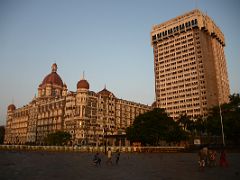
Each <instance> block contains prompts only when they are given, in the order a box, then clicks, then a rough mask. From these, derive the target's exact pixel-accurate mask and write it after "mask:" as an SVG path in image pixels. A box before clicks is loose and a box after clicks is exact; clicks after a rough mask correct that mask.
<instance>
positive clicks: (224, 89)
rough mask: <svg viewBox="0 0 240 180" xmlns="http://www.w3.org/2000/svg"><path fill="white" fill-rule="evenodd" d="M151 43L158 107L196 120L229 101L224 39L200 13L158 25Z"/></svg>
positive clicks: (184, 15)
mask: <svg viewBox="0 0 240 180" xmlns="http://www.w3.org/2000/svg"><path fill="white" fill-rule="evenodd" d="M151 39H152V40H151V44H152V46H153V53H154V71H155V93H156V106H157V107H160V108H164V109H166V111H167V112H168V113H169V114H170V115H171V116H172V117H174V118H177V117H178V116H179V115H180V114H187V115H189V116H192V117H196V116H199V115H202V116H206V115H207V111H208V109H209V108H211V107H212V106H215V105H219V104H222V103H226V102H228V101H229V99H228V97H229V94H230V90H229V82H228V74H227V66H226V59H225V55H224V46H225V40H224V35H223V33H222V32H221V30H220V29H219V28H218V27H217V26H216V24H215V23H214V22H213V20H212V19H211V18H210V17H209V16H207V15H206V14H203V13H202V12H201V11H199V10H198V9H196V10H193V11H191V12H188V13H186V14H183V15H181V16H178V17H176V18H173V19H171V20H169V21H167V22H164V23H162V24H159V25H154V26H153V27H152V32H151Z"/></svg>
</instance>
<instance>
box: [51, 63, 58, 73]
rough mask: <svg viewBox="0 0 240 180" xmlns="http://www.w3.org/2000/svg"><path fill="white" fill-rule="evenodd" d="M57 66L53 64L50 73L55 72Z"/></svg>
mask: <svg viewBox="0 0 240 180" xmlns="http://www.w3.org/2000/svg"><path fill="white" fill-rule="evenodd" d="M57 68H58V67H57V64H56V63H54V64H53V65H52V72H57Z"/></svg>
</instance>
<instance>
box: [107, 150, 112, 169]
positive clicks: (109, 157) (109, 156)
mask: <svg viewBox="0 0 240 180" xmlns="http://www.w3.org/2000/svg"><path fill="white" fill-rule="evenodd" d="M107 158H108V159H107V164H111V165H112V151H111V148H108V151H107Z"/></svg>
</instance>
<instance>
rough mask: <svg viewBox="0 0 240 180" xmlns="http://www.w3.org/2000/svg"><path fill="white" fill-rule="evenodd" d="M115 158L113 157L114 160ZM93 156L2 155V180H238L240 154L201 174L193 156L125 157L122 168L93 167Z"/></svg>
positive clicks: (103, 162)
mask: <svg viewBox="0 0 240 180" xmlns="http://www.w3.org/2000/svg"><path fill="white" fill-rule="evenodd" d="M113 157H114V156H113ZM92 158H93V154H92V153H64V152H17V151H0V180H5V179H7V180H11V179H14V180H15V179H24V180H25V179H26V180H27V179H31V180H34V179H36V180H38V179H40V180H45V179H66V180H75V179H79V180H98V179H99V180H135V179H136V180H152V179H153V180H155V179H156V180H175V179H176V180H178V179H179V180H188V179H191V180H195V179H201V180H208V179H210V180H215V179H217V180H224V179H227V180H235V179H236V180H237V179H238V180H239V179H240V154H239V153H230V154H227V158H228V161H229V163H230V166H229V167H227V168H222V167H214V168H210V167H207V168H206V169H205V171H204V172H200V171H199V170H198V164H197V160H198V157H197V154H194V153H148V154H147V153H146V154H144V153H141V154H134V153H122V154H121V156H120V161H119V165H115V164H113V165H107V164H106V160H107V158H106V156H105V155H104V154H101V158H102V163H101V164H102V165H101V167H95V166H94V165H93V164H92Z"/></svg>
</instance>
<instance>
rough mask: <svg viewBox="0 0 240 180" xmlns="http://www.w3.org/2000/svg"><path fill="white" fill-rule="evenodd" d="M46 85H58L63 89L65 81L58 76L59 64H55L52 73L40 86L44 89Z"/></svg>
mask: <svg viewBox="0 0 240 180" xmlns="http://www.w3.org/2000/svg"><path fill="white" fill-rule="evenodd" d="M46 84H52V85H58V86H61V87H63V81H62V79H61V77H60V76H59V75H58V74H57V64H56V63H54V64H53V65H52V72H51V73H50V74H48V75H47V76H46V77H45V78H44V79H43V82H42V84H41V85H40V86H41V87H42V86H44V85H46Z"/></svg>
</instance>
